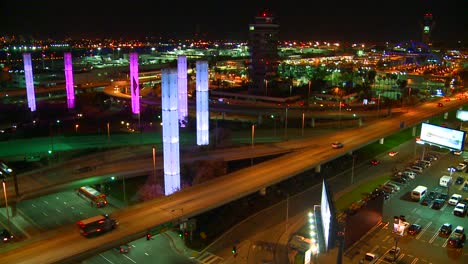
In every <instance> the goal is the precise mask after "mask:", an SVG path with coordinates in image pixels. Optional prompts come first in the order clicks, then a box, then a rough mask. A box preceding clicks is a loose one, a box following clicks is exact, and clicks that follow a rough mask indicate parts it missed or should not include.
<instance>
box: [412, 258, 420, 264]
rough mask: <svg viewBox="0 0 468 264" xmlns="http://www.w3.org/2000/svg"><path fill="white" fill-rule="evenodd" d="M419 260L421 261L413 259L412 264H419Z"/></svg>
mask: <svg viewBox="0 0 468 264" xmlns="http://www.w3.org/2000/svg"><path fill="white" fill-rule="evenodd" d="M418 260H419V259H418V258H415V259H413V261H411V264H416V262H418Z"/></svg>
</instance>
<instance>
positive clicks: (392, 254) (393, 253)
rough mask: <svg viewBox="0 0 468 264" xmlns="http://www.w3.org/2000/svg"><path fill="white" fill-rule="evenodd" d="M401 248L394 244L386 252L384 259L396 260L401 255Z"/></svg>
mask: <svg viewBox="0 0 468 264" xmlns="http://www.w3.org/2000/svg"><path fill="white" fill-rule="evenodd" d="M400 252H401V249H400V248H399V247H395V246H393V247H392V248H391V249H390V250H389V251H388V252H387V253H386V254H385V257H384V259H385V260H387V261H394V260H396V259H397V258H398V256H400Z"/></svg>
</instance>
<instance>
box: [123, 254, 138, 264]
mask: <svg viewBox="0 0 468 264" xmlns="http://www.w3.org/2000/svg"><path fill="white" fill-rule="evenodd" d="M123 256H124V257H126V258H127V259H128V260H130V261H131V262H133V263H136V261H134V260H133V259H131V258H130V257H129V256H127V255H123Z"/></svg>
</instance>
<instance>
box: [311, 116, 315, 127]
mask: <svg viewBox="0 0 468 264" xmlns="http://www.w3.org/2000/svg"><path fill="white" fill-rule="evenodd" d="M310 126H311V127H315V118H313V117H312V118H310Z"/></svg>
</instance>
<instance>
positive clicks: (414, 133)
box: [411, 126, 416, 137]
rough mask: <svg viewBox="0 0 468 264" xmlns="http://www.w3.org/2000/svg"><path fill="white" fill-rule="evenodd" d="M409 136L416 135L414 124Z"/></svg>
mask: <svg viewBox="0 0 468 264" xmlns="http://www.w3.org/2000/svg"><path fill="white" fill-rule="evenodd" d="M411 136H413V137H415V136H416V127H415V126H414V127H413V129H412V130H411Z"/></svg>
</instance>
